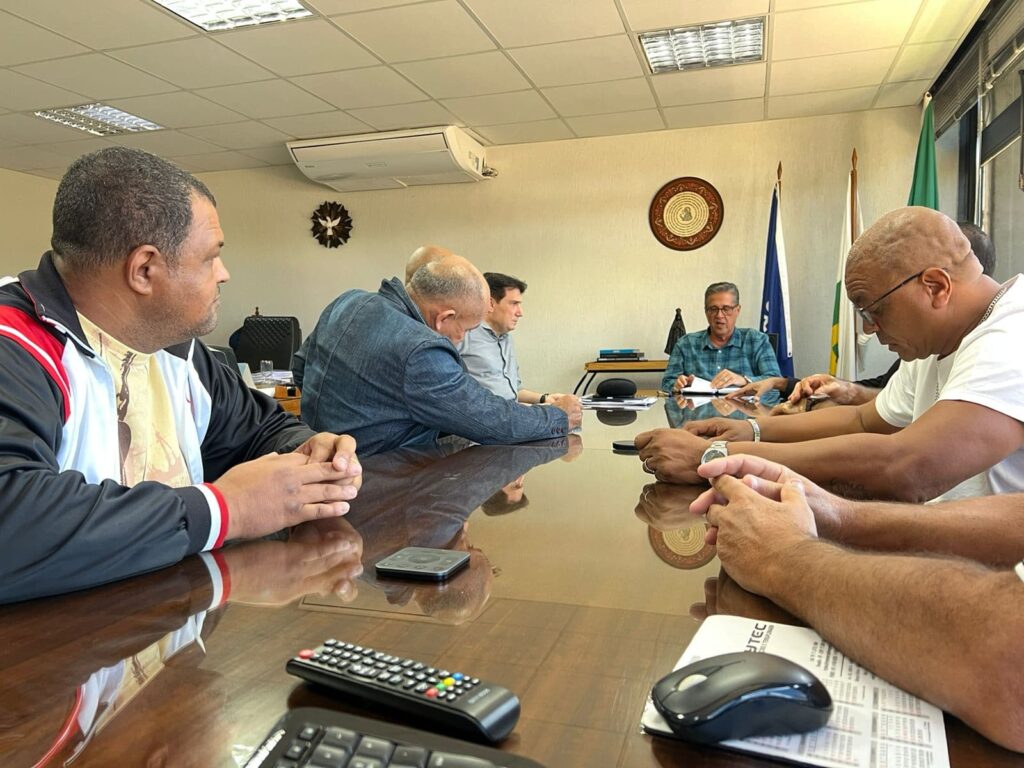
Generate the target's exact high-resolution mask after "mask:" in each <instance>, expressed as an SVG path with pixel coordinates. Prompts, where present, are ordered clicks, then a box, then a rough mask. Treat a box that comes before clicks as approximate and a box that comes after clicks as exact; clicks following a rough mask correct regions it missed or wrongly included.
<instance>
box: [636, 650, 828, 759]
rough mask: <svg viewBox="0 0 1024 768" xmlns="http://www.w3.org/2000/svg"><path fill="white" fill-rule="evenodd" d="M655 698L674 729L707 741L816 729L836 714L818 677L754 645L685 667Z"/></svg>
mask: <svg viewBox="0 0 1024 768" xmlns="http://www.w3.org/2000/svg"><path fill="white" fill-rule="evenodd" d="M651 698H652V699H653V701H654V706H655V708H656V709H657V710H658V712H660V713H661V715H662V717H664V718H665V720H666V721H667V722H668V725H669V727H670V728H671V729H672V732H673V733H674V734H676V735H677V736H679V737H680V738H683V739H687V740H688V741H696V742H699V743H702V744H714V743H716V742H719V741H726V740H728V739H745V738H747V737H748V736H770V735H778V734H785V733H804V732H806V731H813V730H816V729H818V728H821V727H822V726H823V725H825V723H827V722H828V718H829V716H830V715H831V714H832V697H831V696H830V695H829V693H828V691H827V690H826V689H825V686H824V685H822V683H821V681H820V680H818V678H816V677H815V676H814V675H812V674H811V673H810V672H808V671H807V670H806V669H804V668H803V667H801V666H800V665H798V664H794V663H793V662H791V661H789V660H788V659H784V658H782V657H781V656H774V655H772V654H768V653H755V652H751V651H744V652H741V653H726V654H723V655H721V656H709V657H708V658H706V659H701V660H700V661H695V662H693V663H692V664H687V665H686V666H685V667H680V668H679V669H677V670H675V671H674V672H671V673H669V674H668V675H666V676H665V677H663V678H662V679H661V680H659V681H658V682H657V683H656V684H655V686H654V689H653V690H652V691H651Z"/></svg>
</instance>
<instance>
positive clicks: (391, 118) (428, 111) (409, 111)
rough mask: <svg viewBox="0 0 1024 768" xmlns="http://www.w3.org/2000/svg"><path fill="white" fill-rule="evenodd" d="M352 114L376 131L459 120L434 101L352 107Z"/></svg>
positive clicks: (446, 123)
mask: <svg viewBox="0 0 1024 768" xmlns="http://www.w3.org/2000/svg"><path fill="white" fill-rule="evenodd" d="M352 114H353V115H354V116H355V117H357V118H359V119H360V120H362V121H363V122H364V123H366V124H367V125H369V126H372V127H373V128H376V129H377V130H378V131H391V130H398V129H400V128H423V127H426V126H428V125H451V124H453V123H458V122H459V121H458V119H457V118H456V117H455V116H454V115H453V114H452V113H451V112H449V111H448V110H446V109H445V108H444V107H442V106H441V105H440V104H438V103H437V102H435V101H421V102H419V103H418V104H395V105H394V106H390V107H370V108H367V109H353V110H352Z"/></svg>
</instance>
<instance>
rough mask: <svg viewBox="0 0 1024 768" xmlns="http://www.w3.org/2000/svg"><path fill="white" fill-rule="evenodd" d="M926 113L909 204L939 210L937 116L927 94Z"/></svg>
mask: <svg viewBox="0 0 1024 768" xmlns="http://www.w3.org/2000/svg"><path fill="white" fill-rule="evenodd" d="M924 98H925V106H924V115H923V116H922V117H921V136H920V138H918V140H917V159H916V160H915V161H914V179H913V181H912V182H911V183H910V199H909V200H908V201H907V205H923V206H924V207H925V208H933V209H935V210H936V211H937V210H939V179H938V175H937V174H936V172H935V116H934V109H933V108H932V97H931V95H930V94H925V97H924Z"/></svg>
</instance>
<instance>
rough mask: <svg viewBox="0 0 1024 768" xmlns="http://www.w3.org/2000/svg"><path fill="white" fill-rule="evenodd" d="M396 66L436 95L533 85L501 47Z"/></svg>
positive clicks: (457, 94)
mask: <svg viewBox="0 0 1024 768" xmlns="http://www.w3.org/2000/svg"><path fill="white" fill-rule="evenodd" d="M395 69H397V70H398V71H399V72H401V73H402V74H403V75H405V76H406V77H408V78H409V79H410V80H412V81H413V82H414V83H416V85H418V86H419V87H420V88H422V89H423V90H424V91H426V92H427V93H428V94H430V95H431V96H433V97H434V98H436V99H445V98H451V97H457V96H481V95H483V94H487V93H502V92H504V91H516V90H520V89H524V88H529V87H530V83H529V82H528V81H527V80H526V78H524V77H523V76H522V75H521V74H519V70H517V69H516V68H515V66H513V64H512V62H510V61H509V60H508V58H507V57H506V56H505V54H503V53H501V52H500V51H487V52H486V53H471V54H469V55H468V56H455V57H453V58H448V59H430V60H428V61H413V62H409V63H407V64H396V65H395Z"/></svg>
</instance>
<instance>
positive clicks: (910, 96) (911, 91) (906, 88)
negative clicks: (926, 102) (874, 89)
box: [875, 80, 932, 109]
mask: <svg viewBox="0 0 1024 768" xmlns="http://www.w3.org/2000/svg"><path fill="white" fill-rule="evenodd" d="M931 84H932V81H931V80H912V81H910V82H907V83H890V84H888V85H883V86H882V87H881V88H879V89H878V98H877V99H876V100H875V107H877V108H878V109H883V108H885V107H909V106H912V105H914V104H920V103H921V99H922V98H923V97H924V93H925V91H927V90H928V89H929V88H930V87H931Z"/></svg>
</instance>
